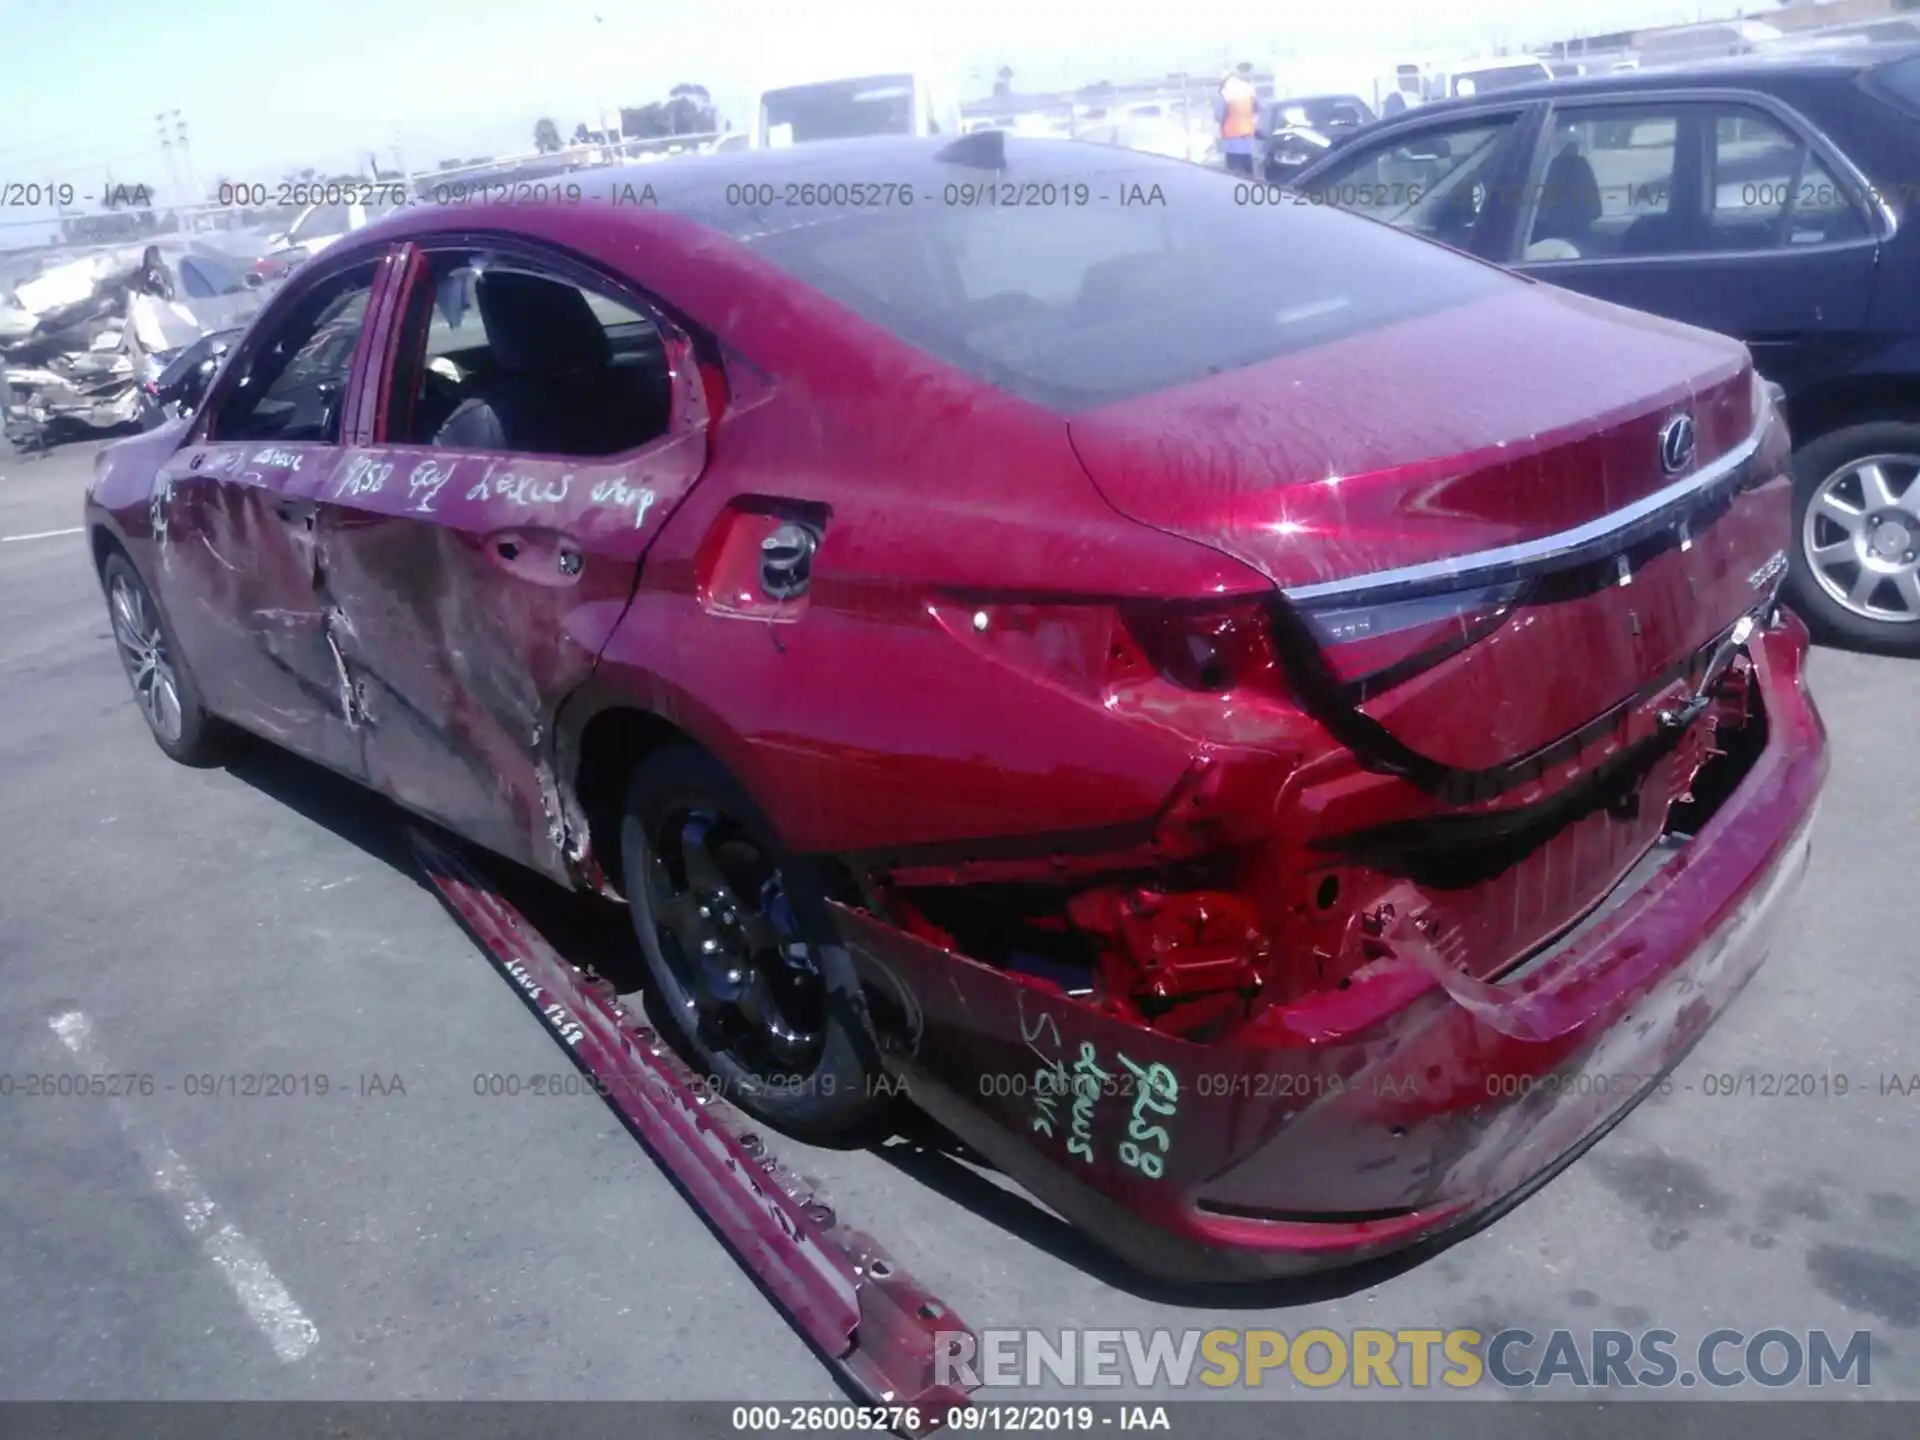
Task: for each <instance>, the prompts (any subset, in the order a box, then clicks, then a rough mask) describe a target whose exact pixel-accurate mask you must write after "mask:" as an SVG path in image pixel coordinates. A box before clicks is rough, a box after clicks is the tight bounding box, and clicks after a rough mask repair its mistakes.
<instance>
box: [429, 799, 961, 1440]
mask: <svg viewBox="0 0 1920 1440" xmlns="http://www.w3.org/2000/svg"><path fill="white" fill-rule="evenodd" d="M407 834H408V838H409V840H410V841H411V843H412V846H413V850H414V853H415V855H416V856H417V858H418V859H419V861H420V864H421V866H422V868H423V869H424V870H425V872H426V875H427V878H428V879H429V880H431V881H432V882H433V885H434V888H435V889H436V890H438V891H439V893H440V896H441V898H442V899H443V900H444V901H445V902H446V903H447V905H448V906H449V907H450V908H451V909H452V910H453V912H454V914H455V915H456V916H458V917H459V919H460V920H461V922H462V923H463V924H464V925H465V927H466V928H467V930H468V931H469V932H470V933H471V934H472V935H473V937H474V938H475V939H476V940H478V941H479V942H480V943H481V944H482V945H483V946H484V947H485V948H486V951H487V953H488V955H489V956H490V957H491V958H492V960H493V962H494V965H495V966H496V968H498V969H499V970H500V971H501V973H502V974H504V975H505V976H506V977H507V979H508V980H510V981H512V983H513V984H514V986H515V987H516V988H517V989H518V990H519V991H520V993H521V996H522V998H523V999H524V1000H525V1001H526V1003H527V1004H528V1006H529V1007H531V1008H532V1009H533V1010H534V1011H535V1012H536V1013H537V1014H538V1015H539V1016H540V1017H541V1019H542V1021H544V1022H545V1024H546V1026H547V1028H548V1029H549V1030H550V1031H551V1032H552V1033H553V1034H554V1035H555V1036H557V1037H558V1038H559V1040H560V1041H561V1042H562V1043H563V1044H564V1045H565V1046H566V1047H567V1048H568V1049H569V1050H570V1051H571V1052H572V1054H573V1058H574V1060H575V1062H576V1063H577V1064H579V1065H580V1066H581V1068H582V1069H584V1070H586V1071H587V1072H588V1074H589V1075H590V1076H592V1077H593V1080H594V1081H595V1082H596V1083H595V1086H594V1088H595V1089H596V1090H597V1091H598V1093H599V1094H601V1095H602V1096H603V1097H604V1098H605V1099H606V1100H607V1102H608V1103H609V1104H610V1105H612V1106H613V1108H614V1109H615V1110H616V1111H617V1112H618V1113H619V1114H620V1116H621V1117H622V1118H623V1119H624V1120H625V1121H626V1123H627V1125H628V1127H629V1128H630V1129H631V1130H632V1131H633V1132H634V1133H635V1134H636V1135H637V1136H638V1137H639V1139H640V1140H641V1141H642V1142H643V1143H644V1144H645V1145H646V1147H647V1148H648V1150H649V1151H650V1152H651V1153H652V1155H653V1157H654V1159H655V1160H656V1161H658V1162H659V1164H660V1165H661V1166H662V1168H664V1169H665V1170H666V1171H667V1173H668V1174H669V1175H670V1176H671V1177H672V1178H673V1179H674V1181H675V1182H676V1183H677V1184H678V1185H679V1187H680V1189H681V1191H682V1193H684V1194H685V1195H686V1196H687V1198H688V1199H689V1200H691V1201H692V1203H693V1204H694V1205H695V1206H696V1207H697V1208H698V1209H699V1210H700V1212H701V1214H702V1216H703V1217H704V1218H705V1219H706V1221H707V1223H708V1224H709V1225H710V1226H711V1227H712V1228H713V1229H714V1231H715V1232H716V1233H718V1235H719V1236H720V1238H721V1239H722V1240H723V1241H724V1242H725V1244H726V1245H727V1248H728V1249H729V1250H731V1251H732V1252H733V1254H734V1256H735V1258H736V1259H738V1260H739V1262H740V1264H741V1265H742V1266H743V1267H744V1268H745V1269H746V1270H747V1272H748V1273H749V1274H750V1275H752V1276H753V1277H754V1279H755V1280H756V1281H758V1282H759V1283H760V1285H761V1286H762V1288H763V1289H764V1290H765V1291H766V1292H767V1293H768V1294H769V1295H770V1296H771V1297H772V1298H773V1299H774V1300H775V1301H777V1302H778V1303H779V1305H780V1306H781V1308H782V1309H783V1310H784V1311H785V1312H786V1315H787V1317H788V1319H789V1320H790V1321H791V1322H792V1324H793V1326H794V1328H795V1329H796V1330H798V1331H799V1332H800V1334H801V1335H802V1336H803V1337H804V1338H805V1339H806V1340H807V1341H808V1342H809V1343H810V1344H811V1345H812V1346H813V1347H814V1348H815V1350H816V1351H817V1352H818V1353H819V1354H820V1355H821V1356H823V1357H824V1358H825V1359H826V1360H827V1362H828V1363H829V1364H830V1365H831V1366H832V1367H833V1368H834V1369H835V1370H836V1371H837V1372H838V1373H839V1374H840V1375H841V1376H842V1377H843V1379H844V1380H845V1381H846V1382H847V1383H848V1384H849V1385H850V1386H851V1387H852V1388H853V1389H854V1390H855V1391H856V1392H857V1393H858V1394H859V1395H860V1396H861V1397H862V1398H863V1400H864V1401H865V1402H866V1403H867V1404H869V1405H870V1406H872V1407H875V1409H876V1410H881V1409H884V1410H885V1411H886V1412H887V1416H888V1418H889V1419H890V1420H894V1421H896V1422H897V1423H896V1425H895V1428H897V1429H899V1430H900V1431H901V1432H902V1433H907V1434H924V1433H926V1432H927V1431H930V1430H933V1429H936V1428H938V1426H939V1424H940V1422H941V1419H942V1418H943V1417H944V1416H945V1414H946V1412H947V1409H948V1407H950V1406H953V1405H958V1404H963V1403H965V1401H966V1392H965V1391H964V1390H961V1389H959V1388H957V1387H955V1386H952V1385H944V1386H943V1385H937V1384H936V1383H935V1371H934V1356H935V1336H936V1334H939V1333H945V1334H947V1335H953V1334H955V1333H956V1332H960V1331H963V1330H965V1329H966V1327H965V1326H964V1325H963V1324H962V1323H961V1322H960V1320H959V1319H958V1318H957V1317H955V1316H954V1315H953V1314H952V1313H951V1312H950V1311H949V1310H948V1307H947V1306H946V1305H944V1304H942V1303H941V1301H940V1300H939V1299H938V1298H936V1297H935V1296H933V1295H932V1294H930V1293H928V1292H927V1291H926V1290H925V1289H924V1288H922V1287H921V1286H920V1285H919V1284H918V1282H916V1281H915V1280H914V1278H913V1277H912V1276H911V1275H909V1274H908V1273H907V1272H906V1271H905V1270H903V1269H902V1268H901V1267H900V1266H899V1265H897V1264H896V1263H895V1262H894V1261H893V1259H892V1257H891V1256H889V1255H888V1253H887V1251H886V1250H885V1249H884V1248H883V1247H882V1246H881V1245H880V1244H879V1242H878V1241H876V1240H874V1239H873V1237H871V1236H869V1235H867V1234H865V1233H863V1232H861V1231H858V1230H854V1229H851V1228H849V1227H848V1226H847V1225H846V1224H845V1223H844V1222H843V1221H842V1220H841V1218H840V1217H839V1216H838V1215H837V1214H836V1213H835V1211H834V1209H833V1207H832V1205H830V1204H829V1203H828V1202H827V1199H826V1196H825V1195H824V1193H823V1192H822V1191H821V1190H820V1189H819V1188H818V1187H817V1185H815V1184H814V1183H812V1182H810V1181H808V1180H807V1179H805V1178H803V1177H801V1176H800V1175H798V1174H796V1173H795V1172H794V1171H793V1170H791V1169H789V1168H788V1167H787V1166H786V1165H784V1164H783V1163H781V1161H780V1160H779V1159H778V1158H776V1157H775V1156H774V1154H773V1153H772V1151H771V1148H770V1147H769V1145H768V1142H767V1140H766V1139H765V1138H763V1136H762V1135H761V1134H760V1133H759V1132H758V1130H757V1129H756V1126H755V1122H754V1121H752V1120H751V1119H749V1118H748V1117H747V1116H746V1115H744V1114H742V1113H741V1112H740V1111H738V1110H736V1109H735V1108H734V1107H733V1106H731V1105H729V1104H728V1103H727V1102H726V1101H725V1100H724V1099H723V1098H722V1097H720V1096H718V1095H716V1094H714V1093H712V1090H711V1087H708V1086H705V1085H703V1084H702V1083H701V1080H700V1078H699V1076H698V1075H696V1074H695V1072H694V1071H693V1070H692V1069H691V1068H690V1067H688V1065H687V1064H686V1063H685V1062H684V1061H683V1060H681V1059H680V1057H679V1056H678V1055H676V1054H675V1053H674V1052H673V1051H672V1050H671V1049H670V1048H668V1046H667V1044H666V1042H665V1041H664V1040H663V1039H661V1038H660V1037H659V1036H658V1035H657V1034H655V1032H654V1031H653V1030H652V1029H651V1028H650V1027H648V1025H647V1024H646V1023H645V1020H644V1018H643V1017H641V1016H638V1015H636V1014H635V1013H634V1012H633V1011H632V1010H630V1009H629V1008H628V1007H627V1005H626V1004H625V1003H624V1002H623V1001H622V1000H621V999H620V996H619V994H618V992H617V990H616V988H615V986H614V984H613V982H611V981H609V980H607V979H605V978H603V977H602V976H601V975H599V974H598V973H597V972H596V971H595V970H594V969H593V967H592V966H591V965H588V966H585V967H583V966H580V965H575V964H573V963H572V962H571V961H569V960H567V959H565V958H564V957H563V956H562V955H561V954H560V952H559V951H558V950H556V949H555V948H554V946H553V945H552V944H551V943H549V942H548V940H547V939H546V938H545V937H544V936H543V935H542V934H541V933H540V931H539V930H537V929H536V928H535V927H534V925H533V923H532V922H531V921H529V920H528V919H527V918H526V917H525V916H524V915H523V914H522V913H521V910H520V909H519V908H518V907H517V906H516V905H515V904H514V903H513V901H511V900H509V899H508V898H507V896H506V894H505V893H503V891H502V889H501V887H499V886H497V885H495V884H493V883H492V882H490V881H489V880H488V879H487V878H486V877H485V875H483V874H482V872H481V871H479V870H478V869H476V868H475V867H474V866H472V865H470V864H468V863H467V861H466V860H465V859H463V858H462V856H461V854H460V853H459V852H458V851H457V850H456V849H454V848H453V847H452V846H451V845H449V844H448V843H446V842H443V841H441V840H439V839H436V838H434V837H432V836H430V835H428V834H427V833H426V832H425V831H423V830H420V829H418V828H416V827H411V826H410V827H409V828H408V832H407ZM909 1412H912V1414H913V1416H914V1418H915V1419H917V1420H918V1424H917V1425H916V1424H915V1423H913V1420H911V1419H909V1418H908V1416H909Z"/></svg>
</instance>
